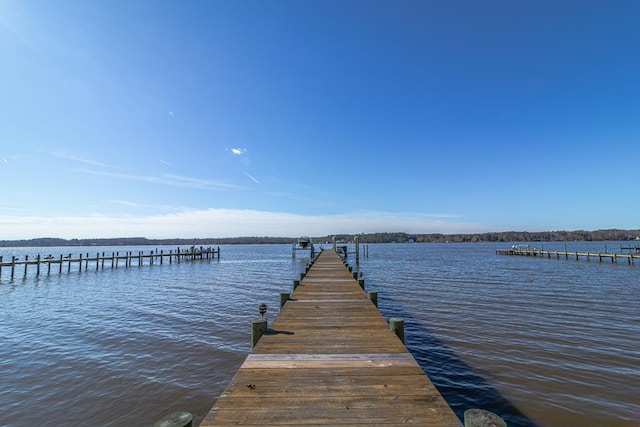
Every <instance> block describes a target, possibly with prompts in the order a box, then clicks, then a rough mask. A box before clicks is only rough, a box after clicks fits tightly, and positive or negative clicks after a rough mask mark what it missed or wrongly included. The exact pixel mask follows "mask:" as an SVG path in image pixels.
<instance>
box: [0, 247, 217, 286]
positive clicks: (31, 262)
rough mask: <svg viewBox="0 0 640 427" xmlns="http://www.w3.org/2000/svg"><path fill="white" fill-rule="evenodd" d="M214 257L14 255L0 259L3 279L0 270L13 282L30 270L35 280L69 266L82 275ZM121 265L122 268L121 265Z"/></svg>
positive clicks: (189, 252) (182, 253) (196, 251)
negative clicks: (20, 273) (107, 269)
mask: <svg viewBox="0 0 640 427" xmlns="http://www.w3.org/2000/svg"><path fill="white" fill-rule="evenodd" d="M216 255H217V257H218V259H220V247H218V248H217V249H216V248H211V247H207V248H203V247H191V248H186V249H180V248H176V250H175V251H174V250H169V251H168V252H165V251H164V250H160V251H158V250H157V249H156V250H155V251H150V252H149V253H146V254H145V253H144V252H143V251H138V252H132V251H127V252H124V253H120V252H112V253H111V254H108V253H105V252H102V254H101V253H100V252H97V253H96V254H95V255H90V254H89V253H87V254H86V255H84V254H79V255H77V256H73V255H72V254H68V255H59V256H57V257H54V256H52V255H47V256H44V257H43V256H41V255H37V256H36V257H34V258H31V259H29V256H28V255H25V257H24V259H19V258H18V257H16V256H15V255H14V256H12V257H11V260H10V261H6V260H4V259H3V257H2V256H0V278H2V269H3V268H5V269H9V270H10V274H9V278H10V279H11V280H13V279H14V278H15V275H16V271H17V270H19V269H22V270H23V277H26V276H27V272H28V271H29V267H31V270H35V275H36V277H38V276H40V274H42V273H43V272H45V273H46V274H51V272H52V267H53V272H54V273H55V272H56V271H57V273H58V274H62V272H63V271H67V272H70V271H71V270H72V267H71V266H72V265H74V270H76V269H77V270H78V271H82V270H83V268H84V270H85V271H86V270H89V269H95V270H98V269H100V268H102V269H104V268H105V263H106V264H107V267H109V266H110V267H111V268H118V266H124V267H131V266H134V265H137V266H142V265H153V264H163V263H164V262H165V258H166V260H167V261H168V262H169V264H171V263H173V262H178V263H179V262H180V261H181V260H202V259H213V258H214V257H215V256H216ZM123 264H124V265H123Z"/></svg>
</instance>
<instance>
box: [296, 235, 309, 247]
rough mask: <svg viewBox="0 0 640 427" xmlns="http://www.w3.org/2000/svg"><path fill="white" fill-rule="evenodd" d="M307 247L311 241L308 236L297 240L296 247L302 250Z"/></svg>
mask: <svg viewBox="0 0 640 427" xmlns="http://www.w3.org/2000/svg"><path fill="white" fill-rule="evenodd" d="M309 245H311V239H310V238H309V236H302V237H300V238H299V239H298V246H300V247H301V248H302V249H306V248H307V247H308V246H309Z"/></svg>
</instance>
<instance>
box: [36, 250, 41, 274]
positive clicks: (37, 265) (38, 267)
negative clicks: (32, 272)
mask: <svg viewBox="0 0 640 427" xmlns="http://www.w3.org/2000/svg"><path fill="white" fill-rule="evenodd" d="M36 277H40V254H38V256H37V257H36Z"/></svg>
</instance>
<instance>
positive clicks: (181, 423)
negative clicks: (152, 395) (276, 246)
mask: <svg viewBox="0 0 640 427" xmlns="http://www.w3.org/2000/svg"><path fill="white" fill-rule="evenodd" d="M192 422H193V415H191V414H190V413H189V412H173V413H171V414H169V415H165V416H164V417H162V418H160V419H159V420H158V421H156V422H155V423H153V427H191V425H192V424H191V423H192Z"/></svg>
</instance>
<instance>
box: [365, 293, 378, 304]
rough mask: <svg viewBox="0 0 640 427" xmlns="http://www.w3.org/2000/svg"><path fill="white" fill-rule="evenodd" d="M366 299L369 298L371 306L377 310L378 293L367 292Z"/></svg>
mask: <svg viewBox="0 0 640 427" xmlns="http://www.w3.org/2000/svg"><path fill="white" fill-rule="evenodd" d="M367 297H368V298H369V301H371V302H372V303H373V305H375V306H376V308H378V291H369V292H367Z"/></svg>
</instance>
